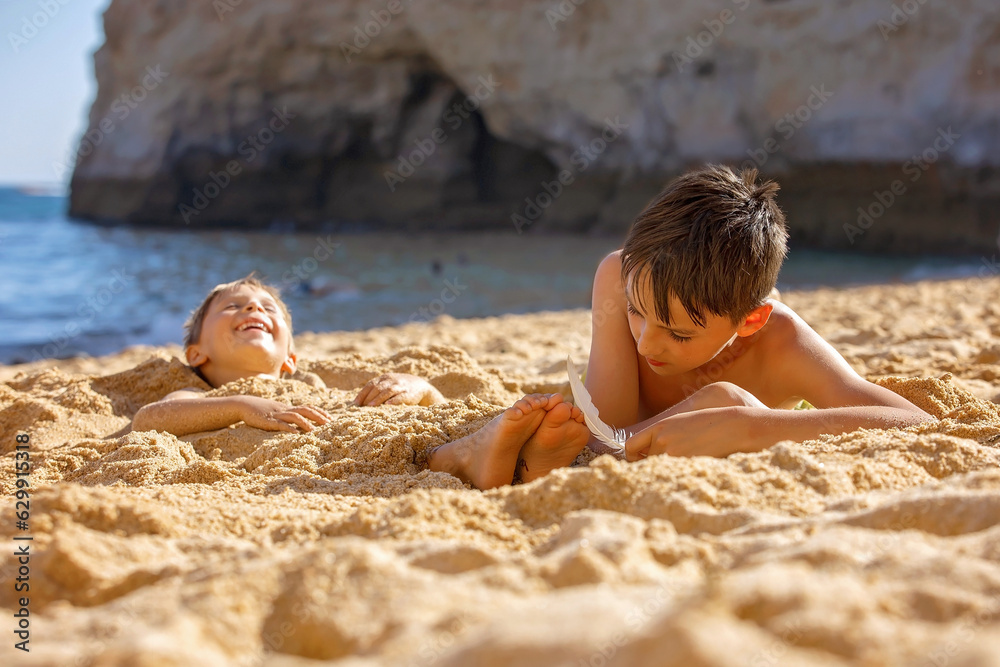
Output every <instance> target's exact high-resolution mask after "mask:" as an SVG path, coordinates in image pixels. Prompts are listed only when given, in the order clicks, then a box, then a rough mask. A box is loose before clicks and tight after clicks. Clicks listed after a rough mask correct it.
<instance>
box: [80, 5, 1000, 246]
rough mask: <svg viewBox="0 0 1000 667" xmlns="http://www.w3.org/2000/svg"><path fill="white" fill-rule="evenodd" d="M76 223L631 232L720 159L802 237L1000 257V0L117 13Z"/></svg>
mask: <svg viewBox="0 0 1000 667" xmlns="http://www.w3.org/2000/svg"><path fill="white" fill-rule="evenodd" d="M105 32H106V34H107V41H106V43H105V45H104V46H103V47H102V48H101V49H100V50H99V51H98V52H97V54H96V56H95V61H96V70H97V77H98V84H99V92H98V96H97V100H96V101H95V103H94V106H93V109H92V110H91V116H90V131H89V132H88V133H87V135H86V136H85V137H84V139H83V141H82V143H81V147H80V151H79V155H78V160H77V163H76V165H75V170H74V173H73V179H72V199H71V213H72V214H74V215H76V216H78V217H82V218H88V219H102V220H113V221H127V222H136V223H146V224H163V225H172V226H185V225H192V226H205V225H215V224H233V225H239V226H253V227H260V226H267V225H269V224H272V223H275V222H278V223H282V222H294V223H297V224H304V225H318V224H325V223H334V224H337V225H340V226H346V227H348V228H360V229H388V228H392V229H424V228H434V229H490V230H498V229H510V230H512V231H513V230H515V229H516V230H518V231H528V230H536V229H547V230H594V231H617V230H623V229H625V228H626V227H627V225H628V223H629V222H630V221H631V219H632V217H633V216H634V215H635V214H636V213H637V212H638V211H639V210H640V209H641V208H642V207H643V206H644V205H645V203H646V202H647V201H648V200H649V199H650V198H651V197H652V196H653V195H655V193H656V192H657V191H658V190H659V189H660V188H661V187H662V185H663V184H664V183H665V182H666V180H667V179H669V178H670V177H672V176H674V175H676V174H677V173H679V172H681V171H683V170H684V169H686V168H689V167H691V166H694V165H697V164H700V163H703V162H706V161H722V162H728V163H731V164H736V165H742V164H746V165H750V166H757V167H759V168H760V169H761V171H763V172H764V173H765V174H767V175H768V176H771V177H773V178H776V179H777V180H778V181H779V182H780V183H781V185H782V188H783V190H782V194H781V195H780V196H779V201H780V203H781V204H782V206H783V207H784V208H785V210H786V212H787V213H788V215H789V222H790V225H791V228H792V235H793V239H794V241H796V242H799V243H801V244H809V245H818V246H825V247H836V248H848V249H862V250H893V251H903V252H906V251H926V250H933V251H979V252H989V251H991V250H992V251H995V250H996V243H997V233H998V226H1000V224H998V223H1000V213H998V211H1000V207H998V204H1000V168H998V167H1000V120H998V116H997V109H1000V12H998V11H997V9H996V4H995V0H956V1H955V2H951V3H930V2H923V1H922V0H906V1H905V2H897V3H896V4H894V5H887V4H886V3H884V2H880V1H878V0H859V1H857V2H829V1H823V0H800V1H797V2H794V3H784V2H782V3H778V2H773V3H762V2H754V1H753V0H710V1H707V2H676V1H675V2H653V1H651V0H615V1H614V2H612V1H611V0H562V1H561V2H554V1H550V2H529V1H528V0H450V1H449V2H437V3H434V2H416V1H411V0H374V1H366V2H359V1H354V0H339V1H338V2H328V1H324V0H268V1H266V2H264V1H261V2H242V1H241V0H218V1H216V2H214V3H208V2H195V1H193V0H159V1H158V2H154V3H150V2H141V1H140V0H113V1H112V3H111V6H110V7H109V9H108V10H107V13H106V14H105Z"/></svg>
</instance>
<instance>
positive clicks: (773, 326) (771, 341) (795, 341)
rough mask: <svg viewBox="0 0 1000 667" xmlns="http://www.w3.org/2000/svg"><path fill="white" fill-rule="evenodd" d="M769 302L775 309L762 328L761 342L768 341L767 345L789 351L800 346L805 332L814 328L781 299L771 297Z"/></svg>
mask: <svg viewBox="0 0 1000 667" xmlns="http://www.w3.org/2000/svg"><path fill="white" fill-rule="evenodd" d="M768 303H769V304H771V306H773V308H774V310H772V311H771V316H770V317H769V318H768V320H767V325H766V326H765V327H764V328H762V329H761V330H760V334H761V335H760V338H761V342H764V341H766V347H768V348H773V349H776V350H781V351H782V352H786V353H787V352H789V351H791V350H792V349H794V348H796V347H798V346H799V345H800V344H801V343H802V342H803V334H805V333H806V332H812V328H811V327H810V326H809V325H808V324H806V323H805V320H803V319H802V318H801V317H799V315H798V314H797V313H796V312H795V311H794V310H792V309H791V308H790V307H788V306H787V305H785V304H783V303H781V302H780V301H775V300H773V299H769V300H768ZM813 334H814V335H815V332H813Z"/></svg>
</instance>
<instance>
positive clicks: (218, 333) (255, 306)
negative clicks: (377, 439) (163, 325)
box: [132, 276, 330, 435]
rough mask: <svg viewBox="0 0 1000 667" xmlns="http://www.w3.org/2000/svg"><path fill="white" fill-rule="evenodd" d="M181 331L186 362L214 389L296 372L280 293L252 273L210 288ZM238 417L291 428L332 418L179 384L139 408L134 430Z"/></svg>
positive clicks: (192, 429) (179, 428) (182, 430)
mask: <svg viewBox="0 0 1000 667" xmlns="http://www.w3.org/2000/svg"><path fill="white" fill-rule="evenodd" d="M184 328H185V330H186V335H185V338H184V354H185V356H186V357H187V361H188V363H189V364H190V365H191V367H192V368H194V369H195V372H197V373H198V374H199V375H200V376H201V378H202V379H203V380H205V382H206V383H208V384H209V385H211V386H212V387H221V386H222V385H224V384H226V383H227V382H232V381H234V380H241V379H243V378H252V377H260V378H271V379H279V378H280V377H281V375H282V373H288V374H292V373H294V372H295V360H296V357H295V353H294V352H293V351H292V319H291V315H290V314H289V312H288V307H287V306H286V305H285V304H284V302H283V301H282V300H281V298H280V296H279V294H278V291H277V290H275V289H274V288H273V287H269V286H267V285H264V284H263V283H261V282H260V281H259V280H257V279H256V278H253V277H252V276H248V277H246V278H243V279H242V280H237V281H235V282H232V283H228V284H225V285H219V286H218V287H216V288H215V289H214V290H212V292H211V293H210V294H209V295H208V296H207V297H206V298H205V300H204V301H203V302H202V304H201V306H199V307H198V309H197V310H195V311H194V313H192V315H191V318H190V319H189V320H188V321H187V323H186V324H185V325H184ZM240 421H242V422H245V423H246V424H247V425H248V426H254V427H256V428H259V429H263V430H266V431H289V432H293V433H295V432H299V431H300V430H301V431H311V430H312V429H313V426H314V425H319V424H325V423H327V422H328V421H330V415H329V414H327V413H326V412H325V411H323V410H321V409H320V408H318V407H312V406H298V407H293V406H291V405H287V404H285V403H281V402H279V401H272V400H270V399H267V398H259V397H257V396H216V397H206V396H205V395H204V392H202V391H201V390H198V389H181V390H180V391H175V392H172V393H170V394H168V395H167V396H165V397H164V398H162V399H160V400H159V401H157V402H156V403H151V404H149V405H147V406H145V407H143V408H142V409H140V410H139V411H138V412H137V413H136V414H135V417H133V418H132V430H133V431H167V432H168V433H173V434H174V435H186V434H188V433H196V432H198V431H211V430H214V429H219V428H225V427H226V426H229V425H230V424H235V423H237V422H240Z"/></svg>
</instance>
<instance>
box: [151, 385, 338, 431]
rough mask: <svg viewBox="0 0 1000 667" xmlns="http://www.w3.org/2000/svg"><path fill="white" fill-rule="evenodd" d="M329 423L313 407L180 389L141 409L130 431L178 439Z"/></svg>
mask: <svg viewBox="0 0 1000 667" xmlns="http://www.w3.org/2000/svg"><path fill="white" fill-rule="evenodd" d="M330 419H331V417H330V415H329V414H328V413H327V412H326V411H324V410H321V409H319V408H316V407H310V406H299V407H292V406H290V405H286V404H284V403H280V402H278V401H272V400H270V399H266V398H258V397H257V396H214V397H206V396H205V395H204V393H203V392H200V391H197V390H192V389H182V390H180V391H175V392H172V393H170V394H168V395H167V396H165V397H164V398H162V399H160V400H159V401H157V402H156V403H150V404H149V405H146V406H143V407H142V408H141V409H140V410H139V411H138V412H136V413H135V417H133V418H132V430H133V431H166V432H167V433H173V434H174V435H178V436H180V435H187V434H188V433H197V432H199V431H212V430H214V429H218V428H225V427H226V426H229V425H230V424H235V423H236V422H240V421H242V422H246V424H247V425H248V426H253V427H255V428H260V429H263V430H266V431H288V432H291V433H298V432H300V429H301V430H302V431H306V432H308V431H311V430H312V429H313V422H315V423H316V424H325V423H327V422H329V421H330Z"/></svg>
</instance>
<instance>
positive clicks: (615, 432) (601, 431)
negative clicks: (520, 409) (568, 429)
mask: <svg viewBox="0 0 1000 667" xmlns="http://www.w3.org/2000/svg"><path fill="white" fill-rule="evenodd" d="M566 372H567V373H569V388H570V390H571V391H572V392H573V403H574V404H575V405H576V407H578V408H580V410H581V411H582V412H583V420H584V421H585V422H586V423H587V428H589V429H590V432H591V433H593V434H594V437H596V438H597V439H598V440H600V441H601V442H603V443H604V444H605V445H607V446H608V447H611V448H612V449H614V450H616V451H624V450H625V431H624V429H614V428H611V427H610V426H608V425H607V424H605V423H604V422H603V421H601V417H600V415H599V414H598V412H597V407H596V406H595V405H594V401H593V399H591V398H590V392H588V391H587V388H586V387H584V386H583V383H582V382H580V374H579V373H577V372H576V366H574V365H573V359H571V358H570V357H566Z"/></svg>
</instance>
